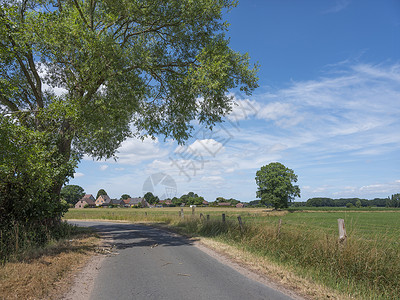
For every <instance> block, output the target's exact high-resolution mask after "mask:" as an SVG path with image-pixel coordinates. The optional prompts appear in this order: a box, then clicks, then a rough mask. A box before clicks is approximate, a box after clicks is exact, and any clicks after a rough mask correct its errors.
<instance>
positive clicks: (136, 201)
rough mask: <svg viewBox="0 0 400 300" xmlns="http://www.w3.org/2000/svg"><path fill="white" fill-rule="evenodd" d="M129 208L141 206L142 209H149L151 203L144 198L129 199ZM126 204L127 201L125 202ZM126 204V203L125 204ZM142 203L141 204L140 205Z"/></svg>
mask: <svg viewBox="0 0 400 300" xmlns="http://www.w3.org/2000/svg"><path fill="white" fill-rule="evenodd" d="M127 200H129V201H128V203H129V204H128V206H138V205H141V206H142V207H149V206H150V205H149V203H148V202H147V201H146V199H144V198H140V197H139V198H128V199H127ZM124 202H125V201H124ZM125 203H126V202H125ZM139 203H140V204H139Z"/></svg>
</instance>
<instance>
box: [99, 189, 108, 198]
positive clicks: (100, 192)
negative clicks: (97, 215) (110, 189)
mask: <svg viewBox="0 0 400 300" xmlns="http://www.w3.org/2000/svg"><path fill="white" fill-rule="evenodd" d="M101 195H107V192H106V191H105V190H104V189H100V190H99V191H98V192H97V196H96V199H97V198H99V196H101Z"/></svg>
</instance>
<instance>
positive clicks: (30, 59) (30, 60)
mask: <svg viewBox="0 0 400 300" xmlns="http://www.w3.org/2000/svg"><path fill="white" fill-rule="evenodd" d="M26 58H27V59H28V63H29V67H30V69H31V71H32V73H33V77H35V81H36V90H37V92H38V95H39V98H38V99H37V104H38V106H39V107H40V108H43V94H42V81H41V79H40V76H39V74H38V72H37V70H36V66H35V63H34V61H33V55H32V52H29V53H27V55H26Z"/></svg>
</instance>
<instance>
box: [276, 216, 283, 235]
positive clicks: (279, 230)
mask: <svg viewBox="0 0 400 300" xmlns="http://www.w3.org/2000/svg"><path fill="white" fill-rule="evenodd" d="M281 226H282V219H279V225H278V233H277V235H276V236H277V237H279V235H280V234H281Z"/></svg>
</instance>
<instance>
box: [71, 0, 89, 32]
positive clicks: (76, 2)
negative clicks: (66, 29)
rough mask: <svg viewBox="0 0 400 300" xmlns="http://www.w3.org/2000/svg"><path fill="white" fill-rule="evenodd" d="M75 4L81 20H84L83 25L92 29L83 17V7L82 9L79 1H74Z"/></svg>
mask: <svg viewBox="0 0 400 300" xmlns="http://www.w3.org/2000/svg"><path fill="white" fill-rule="evenodd" d="M74 3H75V7H76V9H77V10H78V12H79V15H80V16H81V18H82V20H83V23H85V25H86V26H87V27H89V28H91V27H90V25H89V24H88V22H87V20H86V18H85V16H84V15H83V12H82V10H81V7H80V5H79V3H78V1H77V0H74Z"/></svg>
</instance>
